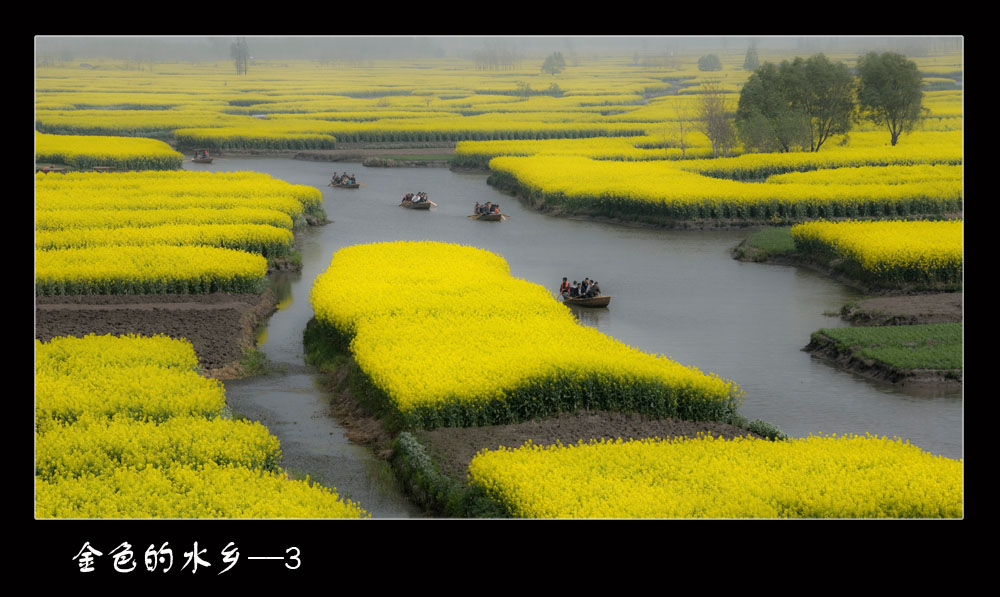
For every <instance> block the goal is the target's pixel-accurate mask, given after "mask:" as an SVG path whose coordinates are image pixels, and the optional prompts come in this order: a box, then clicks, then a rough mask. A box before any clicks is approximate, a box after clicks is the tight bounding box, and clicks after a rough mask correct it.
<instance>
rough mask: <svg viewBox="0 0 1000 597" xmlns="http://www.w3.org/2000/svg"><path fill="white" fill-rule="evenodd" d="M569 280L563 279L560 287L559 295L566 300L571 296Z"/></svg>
mask: <svg viewBox="0 0 1000 597" xmlns="http://www.w3.org/2000/svg"><path fill="white" fill-rule="evenodd" d="M569 289H570V286H569V280H567V279H566V278H563V281H562V284H560V285H559V295H560V296H562V297H563V298H566V297H567V296H568V295H569Z"/></svg>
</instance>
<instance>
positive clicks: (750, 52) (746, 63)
mask: <svg viewBox="0 0 1000 597" xmlns="http://www.w3.org/2000/svg"><path fill="white" fill-rule="evenodd" d="M758 68H760V59H759V58H758V57H757V44H756V43H754V42H750V47H748V48H747V57H746V58H745V59H744V60H743V70H757V69H758Z"/></svg>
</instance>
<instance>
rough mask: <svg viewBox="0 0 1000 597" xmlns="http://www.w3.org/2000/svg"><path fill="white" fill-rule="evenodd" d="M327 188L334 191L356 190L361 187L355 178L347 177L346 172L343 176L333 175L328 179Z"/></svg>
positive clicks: (352, 176)
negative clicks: (331, 188)
mask: <svg viewBox="0 0 1000 597" xmlns="http://www.w3.org/2000/svg"><path fill="white" fill-rule="evenodd" d="M327 186H328V187H333V188H335V189H357V188H360V187H361V183H360V182H358V180H357V178H355V177H354V175H353V174H351V175H348V174H347V172H344V173H343V174H337V173H336V172H334V173H333V176H332V177H331V178H330V184H328V185H327Z"/></svg>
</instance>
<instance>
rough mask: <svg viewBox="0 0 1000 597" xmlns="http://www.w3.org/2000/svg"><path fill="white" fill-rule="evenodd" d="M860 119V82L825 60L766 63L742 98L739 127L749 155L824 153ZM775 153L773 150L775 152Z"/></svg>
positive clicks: (817, 57) (820, 57) (819, 57)
mask: <svg viewBox="0 0 1000 597" xmlns="http://www.w3.org/2000/svg"><path fill="white" fill-rule="evenodd" d="M853 113H854V78H853V77H852V76H851V73H850V72H849V71H848V70H847V66H846V65H844V64H843V63H833V62H830V60H829V59H828V58H826V56H824V55H823V54H816V55H815V56H812V57H810V58H807V59H803V58H801V57H796V58H795V59H794V60H792V61H791V62H789V61H787V60H786V61H784V62H782V63H781V65H780V66H775V65H773V64H771V63H764V66H762V67H760V68H759V69H757V70H756V71H755V72H754V74H752V75H750V78H749V79H747V82H746V84H745V85H744V86H743V90H742V91H741V92H740V100H739V106H738V108H737V111H736V119H737V120H736V126H737V130H738V131H739V132H740V138H741V139H742V140H743V142H744V145H746V146H747V147H748V149H756V150H758V151H773V150H774V149H773V148H780V150H781V151H791V150H792V149H793V148H795V147H801V148H802V149H806V148H808V149H809V151H819V149H820V147H822V146H823V143H824V142H826V140H827V139H829V138H830V137H831V136H832V135H839V134H845V133H847V132H848V131H849V130H850V128H851V116H852V115H853ZM769 148H772V149H769Z"/></svg>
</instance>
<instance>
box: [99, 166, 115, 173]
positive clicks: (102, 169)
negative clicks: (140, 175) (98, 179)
mask: <svg viewBox="0 0 1000 597" xmlns="http://www.w3.org/2000/svg"><path fill="white" fill-rule="evenodd" d="M114 171H115V167H114V166H94V172H114Z"/></svg>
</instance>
